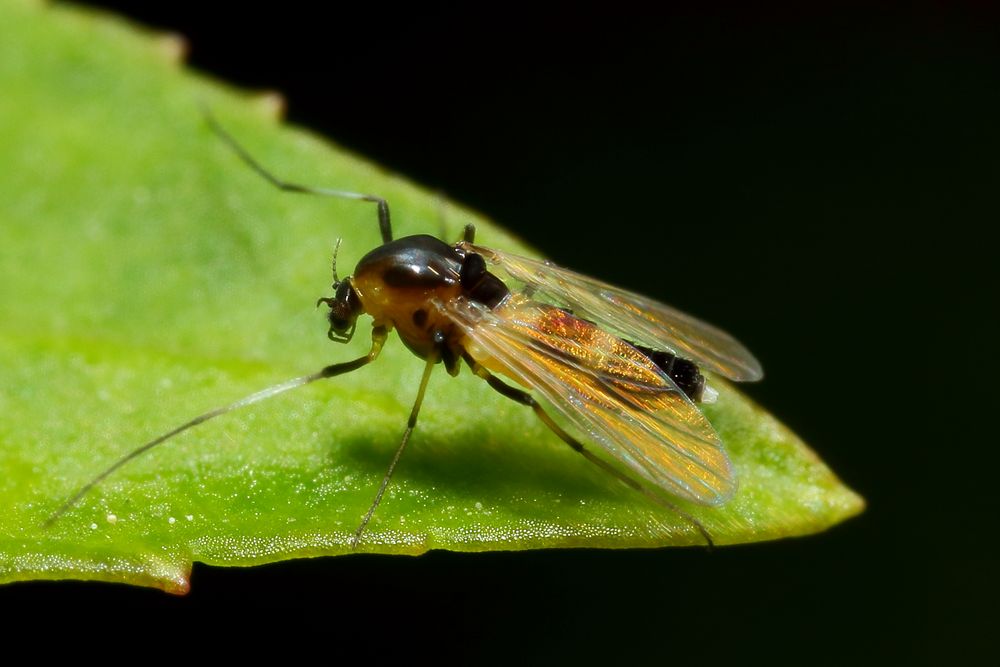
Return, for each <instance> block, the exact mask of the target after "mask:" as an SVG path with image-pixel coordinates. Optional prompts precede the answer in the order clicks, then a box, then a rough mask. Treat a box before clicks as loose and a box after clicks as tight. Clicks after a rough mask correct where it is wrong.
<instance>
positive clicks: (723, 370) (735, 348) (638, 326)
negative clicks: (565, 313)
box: [460, 243, 764, 382]
mask: <svg viewBox="0 0 1000 667" xmlns="http://www.w3.org/2000/svg"><path fill="white" fill-rule="evenodd" d="M460 246H461V247H462V249H464V250H465V251H466V252H474V253H477V254H479V255H482V256H483V258H484V259H485V260H486V261H487V262H488V263H489V264H492V265H493V266H495V267H499V268H500V269H502V270H503V271H505V272H506V273H507V274H508V275H509V276H510V277H511V278H513V279H515V280H517V281H520V282H522V283H524V284H525V285H526V286H528V288H529V290H531V291H532V292H533V296H535V297H537V298H538V299H539V300H542V301H546V302H550V303H552V304H554V305H556V306H560V307H563V308H566V309H568V310H570V311H572V312H573V314H575V315H576V316H577V317H580V318H582V319H586V320H590V321H591V322H594V323H595V324H597V325H598V326H600V327H601V328H602V329H605V330H607V331H609V332H611V333H613V334H615V335H616V336H618V337H620V338H623V339H624V340H627V341H630V342H633V343H636V344H637V345H642V346H644V347H649V348H652V349H655V350H664V351H668V352H672V353H673V354H675V355H677V356H680V357H682V358H684V359H689V360H691V361H694V362H695V363H697V364H698V365H699V366H701V367H702V368H703V369H706V370H708V371H711V372H713V373H717V374H719V375H722V376H724V377H727V378H729V379H730V380H735V381H737V382H752V381H755V380H759V379H761V378H762V377H763V376H764V372H763V369H762V368H761V365H760V362H759V361H757V359H756V358H755V357H754V356H753V355H752V354H751V353H750V352H749V350H747V349H746V348H745V347H744V346H743V345H742V344H741V343H740V342H739V341H737V340H736V339H735V338H733V337H732V336H730V335H729V334H727V333H726V332H725V331H722V330H721V329H718V328H716V327H714V326H712V325H710V324H706V323H705V322H702V321H701V320H699V319H697V318H694V317H691V316H690V315H687V314H686V313H683V312H681V311H679V310H677V309H675V308H671V307H670V306H668V305H666V304H662V303H659V302H658V301H654V300H652V299H649V298H646V297H644V296H640V295H638V294H634V293H632V292H629V291H627V290H623V289H621V288H619V287H615V286H614V285H609V284H607V283H604V282H601V281H599V280H595V279H593V278H590V277H587V276H584V275H582V274H579V273H576V272H574V271H570V270H568V269H563V268H561V267H558V266H556V265H554V264H552V263H551V262H548V261H542V260H537V259H531V258H528V257H521V256H520V255H513V254H510V253H507V252H501V251H498V250H493V249H492V248H486V247H483V246H477V245H473V244H471V243H462V244H460Z"/></svg>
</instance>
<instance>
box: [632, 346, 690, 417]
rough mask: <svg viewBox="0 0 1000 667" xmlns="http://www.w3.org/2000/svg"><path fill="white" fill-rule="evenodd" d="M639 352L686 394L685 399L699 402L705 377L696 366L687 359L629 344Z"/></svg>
mask: <svg viewBox="0 0 1000 667" xmlns="http://www.w3.org/2000/svg"><path fill="white" fill-rule="evenodd" d="M631 345H632V347H634V348H635V349H637V350H639V351H640V352H642V353H643V354H645V355H646V356H647V357H649V360H650V361H652V362H653V363H654V364H656V365H657V366H658V367H659V368H660V370H662V371H663V372H664V373H666V374H667V375H669V376H670V379H671V380H673V381H674V384H676V385H677V388H678V389H680V390H681V391H683V392H684V393H685V394H687V397H688V398H690V399H691V400H692V401H695V402H696V403H697V402H698V401H700V400H701V397H702V395H703V394H704V393H705V376H704V375H702V374H701V371H700V370H698V366H697V365H696V364H695V363H694V362H692V361H688V360H687V359H681V358H680V357H678V356H676V355H673V354H671V353H669V352H662V351H660V350H653V349H651V348H648V347H643V346H642V345H636V344H635V343H632V344H631Z"/></svg>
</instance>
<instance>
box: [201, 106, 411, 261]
mask: <svg viewBox="0 0 1000 667" xmlns="http://www.w3.org/2000/svg"><path fill="white" fill-rule="evenodd" d="M202 112H203V113H204V114H205V120H206V121H207V122H208V126H209V127H210V128H212V131H213V132H215V133H216V134H217V135H219V138H221V139H222V140H223V141H224V142H225V143H226V145H227V146H229V147H230V148H231V149H232V150H233V152H234V153H236V155H238V156H239V158H240V159H241V160H243V162H245V163H246V164H247V166H249V167H250V168H251V169H253V170H254V171H255V172H257V173H258V174H259V175H260V176H262V177H263V178H264V179H265V180H266V181H267V182H268V183H270V184H271V185H273V186H275V187H276V188H278V189H280V190H284V191H285V192H298V193H301V194H307V195H320V196H322V197H339V198H341V199H354V200H358V201H367V202H372V203H373V204H375V205H376V206H377V207H378V227H379V231H381V232H382V243H388V242H389V241H391V240H392V225H391V224H390V222H389V203H388V202H387V201H386V200H385V199H383V198H382V197H379V196H378V195H366V194H362V193H360V192H348V191H346V190H334V189H331V188H315V187H311V186H308V185H299V184H298V183H289V182H287V181H283V180H282V179H280V178H278V177H277V176H275V175H274V174H272V173H271V172H270V171H268V170H267V169H265V168H264V167H263V166H262V165H261V164H260V163H259V162H257V160H255V159H254V157H253V156H252V155H250V152H249V151H247V149H245V148H243V146H242V145H241V144H240V143H239V142H238V141H236V139H234V138H233V136H232V135H231V134H229V133H228V132H226V130H225V129H223V127H222V125H220V124H219V121H217V120H216V119H215V116H213V115H212V112H211V111H210V110H209V109H208V107H207V106H204V105H203V106H202Z"/></svg>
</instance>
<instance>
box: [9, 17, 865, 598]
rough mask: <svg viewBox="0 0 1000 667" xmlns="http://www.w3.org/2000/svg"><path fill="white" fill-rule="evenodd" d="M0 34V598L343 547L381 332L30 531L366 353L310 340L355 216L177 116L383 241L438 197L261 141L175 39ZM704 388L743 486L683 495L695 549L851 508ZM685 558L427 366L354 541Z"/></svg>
mask: <svg viewBox="0 0 1000 667" xmlns="http://www.w3.org/2000/svg"><path fill="white" fill-rule="evenodd" d="M0 25H2V26H3V36H2V39H0V91H3V93H2V97H0V169H2V174H3V177H2V178H0V229H2V243H0V312H2V313H3V323H2V325H0V368H2V369H3V373H2V376H0V471H2V474H0V581H16V580H24V579H34V578H49V579H60V578H74V579H100V580H106V581H124V582H129V583H134V584H141V585H148V586H157V587H160V588H163V589H166V590H169V591H172V592H183V591H185V590H186V589H187V576H188V572H189V570H190V567H191V563H192V561H194V560H198V561H201V562H205V563H210V564H217V565H252V564H258V563H267V562H272V561H276V560H281V559H285V558H293V557H303V556H319V555H328V554H341V553H346V552H349V551H350V546H349V541H350V537H351V535H352V533H353V531H354V530H355V528H356V527H357V525H358V523H359V520H360V518H361V517H362V515H363V514H364V512H365V511H366V509H367V508H368V505H369V503H370V502H371V500H372V497H373V495H374V492H375V489H376V488H377V486H378V483H379V481H380V479H381V477H382V475H383V473H384V470H385V467H386V465H387V464H388V461H389V459H390V458H391V456H392V453H393V451H394V450H395V448H396V446H397V443H398V441H399V437H400V435H401V431H402V429H403V426H404V423H405V418H406V414H407V412H408V410H409V408H410V405H411V402H412V400H413V398H414V394H415V392H416V387H417V384H418V380H419V376H420V374H421V371H422V363H421V362H420V361H419V360H418V359H416V358H415V357H414V356H413V355H412V354H411V353H409V352H408V351H407V350H406V349H405V348H404V347H403V346H402V345H401V344H399V341H398V340H397V339H395V337H393V338H391V339H390V341H389V344H388V345H387V346H386V349H385V352H384V353H383V356H382V357H381V358H379V360H378V361H377V363H376V364H373V365H371V366H369V367H366V368H364V369H362V370H360V371H358V372H356V373H353V374H351V375H348V376H345V377H342V378H337V379H335V380H331V381H328V382H325V383H317V384H314V385H311V386H309V387H306V388H303V389H300V390H298V391H296V392H292V393H289V394H285V395H282V396H280V397H277V398H274V399H272V400H270V401H267V402H264V403H261V404H259V405H255V406H253V407H251V408H248V409H245V410H243V411H240V412H236V413H233V414H230V415H227V416H225V417H223V418H221V419H218V420H215V421H213V422H211V423H209V424H205V425H204V426H202V427H199V428H197V429H194V430H192V431H191V432H189V433H186V434H184V435H182V436H181V437H179V438H177V439H176V440H174V441H171V442H170V443H169V444H167V445H164V446H163V447H160V448H158V449H155V450H153V451H152V452H151V453H150V454H149V455H147V456H145V457H143V458H141V459H139V460H137V461H135V462H133V463H130V464H129V465H127V466H126V467H124V468H123V469H121V470H120V471H119V472H117V473H115V474H114V475H113V476H112V477H111V478H109V479H108V480H107V481H106V482H105V483H103V484H102V485H100V486H99V487H98V488H97V489H95V490H94V491H93V492H92V493H90V494H89V495H87V496H86V497H85V498H84V499H83V500H82V502H81V503H80V504H79V505H77V506H76V507H74V508H73V509H72V510H70V511H69V512H68V513H67V514H66V515H65V516H64V517H63V518H62V519H61V520H60V521H59V522H57V523H56V524H55V525H54V526H53V527H51V528H49V529H43V528H42V527H41V526H42V523H43V522H44V521H45V519H46V517H48V516H49V515H50V514H51V513H52V512H53V511H54V510H55V509H56V508H57V507H58V506H59V504H60V503H61V502H62V501H63V500H65V499H66V498H67V497H68V496H69V495H71V494H72V493H73V492H74V491H75V490H76V489H78V488H79V487H80V486H81V485H82V484H83V483H84V482H86V481H87V480H88V479H89V478H91V477H92V476H93V475H94V474H96V473H97V472H99V471H100V470H101V469H103V468H104V467H105V466H107V465H108V464H109V463H111V462H113V461H114V460H116V459H117V458H118V457H119V456H120V455H122V454H123V453H124V452H126V451H128V450H130V449H131V448H133V447H135V446H136V445H138V444H140V443H141V442H143V441H145V440H147V439H149V438H151V437H153V436H154V435H156V434H159V433H161V432H163V431H165V430H168V429H170V428H171V427H173V426H175V425H177V424H178V423H180V422H183V421H184V420H186V419H188V418H190V417H191V416H193V415H196V414H198V413H200V412H203V411H205V410H207V409H209V408H213V407H216V406H218V405H221V404H224V403H227V402H229V401H232V400H235V399H237V398H240V397H242V396H244V395H246V394H248V393H250V392H252V391H255V390H257V389H260V388H262V387H265V386H268V385H271V384H273V383H276V382H279V381H282V380H285V379H287V378H290V377H294V376H297V375H302V374H305V373H308V372H312V371H314V370H317V369H318V368H320V367H322V366H324V365H326V364H328V363H332V362H334V361H338V360H346V359H350V358H353V357H355V356H359V355H360V354H363V353H364V352H365V351H366V350H367V345H368V341H367V340H366V337H367V336H366V333H361V334H360V335H358V336H356V337H355V340H354V341H353V342H352V343H351V344H350V345H348V346H338V345H334V344H332V343H330V341H328V340H327V339H326V336H325V331H326V323H325V321H324V316H323V312H322V311H321V310H317V309H316V308H315V307H314V305H315V300H316V298H317V297H319V296H328V295H329V294H330V280H331V276H330V270H329V261H330V256H331V253H332V250H333V246H334V242H335V239H336V238H337V237H343V239H344V242H343V247H342V249H341V252H340V264H341V266H343V267H350V266H353V265H354V263H355V262H356V261H357V260H358V259H359V258H360V257H361V256H362V255H363V254H364V253H365V252H366V251H368V250H369V249H371V248H372V247H374V246H375V245H376V244H377V243H378V242H379V236H378V230H377V226H376V224H375V211H374V208H373V207H372V206H371V205H370V204H364V203H358V202H350V201H339V200H328V199H322V198H309V197H295V196H287V195H283V194H281V193H279V192H277V191H275V190H273V189H272V188H270V187H268V186H267V185H266V184H265V183H263V182H262V181H261V180H260V179H259V178H258V177H257V176H256V175H254V174H253V173H251V172H250V171H249V170H248V169H246V168H245V167H244V166H243V165H242V164H240V163H239V162H238V161H237V160H236V159H235V158H234V156H233V155H232V153H230V152H229V151H228V150H227V149H226V148H225V147H224V146H223V145H222V144H221V143H220V142H219V141H218V140H217V138H215V137H214V136H213V135H212V134H211V133H210V132H209V131H208V129H207V128H206V126H205V123H204V121H203V119H202V117H201V116H200V114H199V111H198V106H197V104H198V101H199V100H206V101H207V102H209V104H210V105H211V106H212V107H213V109H214V110H215V112H216V113H217V115H218V116H219V117H220V118H221V119H223V122H224V123H225V125H226V126H227V128H228V129H229V130H230V131H232V132H233V134H235V135H236V136H238V137H239V138H240V139H241V140H242V141H243V142H244V143H245V144H246V145H248V146H249V147H250V148H251V150H252V151H253V152H254V153H255V155H256V156H257V157H258V158H259V159H260V160H261V161H262V162H264V163H265V164H267V165H268V166H269V167H271V168H272V169H273V170H274V171H276V172H277V173H279V174H281V175H283V176H285V177H287V178H289V179H293V180H297V181H301V182H307V183H315V184H317V185H328V186H335V187H338V188H344V189H350V190H355V191H359V192H377V193H379V194H381V195H382V196H384V197H386V198H387V199H388V200H389V201H390V202H391V204H392V207H393V213H394V220H395V228H396V232H397V235H399V236H403V235H406V234H412V233H419V232H428V231H430V232H436V231H437V230H438V229H439V224H440V213H439V205H438V202H437V200H436V198H435V197H434V196H432V195H430V194H428V193H426V192H424V191H422V190H420V189H419V188H417V187H415V186H413V185H412V184H410V183H408V182H406V181H404V180H402V179H400V178H397V177H395V176H392V175H389V174H386V173H384V172H382V171H380V170H379V169H378V168H377V167H375V166H373V165H371V164H369V163H366V162H364V161H363V160H360V159H358V158H356V157H354V156H352V155H349V154H347V153H345V152H344V151H342V150H339V149H337V148H336V147H333V146H331V145H330V143H329V142H328V141H326V140H324V139H321V138H318V137H315V136H312V135H310V134H308V133H306V132H303V131H300V130H295V129H290V128H286V127H282V126H280V125H279V124H278V123H277V121H276V118H275V117H276V108H277V104H276V101H275V99H274V98H271V97H261V98H257V99H252V98H249V97H248V96H246V95H244V94H239V93H234V92H231V91H229V90H227V89H225V88H224V87H222V86H220V85H219V84H216V83H212V82H209V81H206V80H205V79H204V78H201V77H198V76H195V75H193V74H191V73H189V72H185V71H183V70H182V69H181V67H180V66H179V64H178V60H179V54H180V52H181V50H182V49H180V48H179V45H178V43H177V41H176V40H171V39H167V38H162V37H157V36H156V35H152V34H148V33H143V32H141V31H137V30H136V29H135V28H132V27H129V26H126V25H123V24H122V23H120V22H118V21H115V20H111V19H109V18H107V17H105V16H101V15H94V14H91V13H87V12H82V11H79V10H76V9H69V8H65V7H47V6H44V5H42V4H41V3H38V2H26V1H8V2H4V3H3V4H0ZM468 222H474V223H475V224H476V225H478V227H479V240H480V241H481V242H482V243H484V244H486V245H492V246H495V247H499V248H505V249H510V250H515V251H520V252H525V253H530V250H529V249H527V248H525V247H523V246H520V245H519V244H518V243H517V242H515V241H514V239H512V238H511V237H510V236H509V235H507V234H505V233H504V232H503V231H502V230H501V229H499V228H497V227H496V226H494V225H492V224H490V223H488V222H486V221H484V220H481V219H479V218H477V217H476V216H474V215H473V214H471V213H470V212H468V211H465V210H462V209H460V208H458V207H453V206H451V207H449V208H448V211H447V227H448V230H447V238H457V237H458V235H459V230H460V229H461V228H462V227H463V226H464V225H465V224H466V223H468ZM345 273H346V271H345ZM364 329H365V322H364V320H363V321H362V323H361V326H360V327H359V332H362V331H363V330H364ZM345 347H346V349H345ZM715 385H716V386H717V388H718V389H719V391H720V399H719V401H718V403H716V404H714V405H710V406H707V407H706V408H705V410H706V413H707V414H708V416H709V418H710V419H711V420H712V422H713V423H714V424H715V426H716V428H717V429H718V431H719V433H720V435H721V436H722V438H723V440H724V442H725V443H726V445H727V447H728V449H729V450H730V452H731V454H732V458H733V460H734V462H735V465H736V468H737V470H738V473H739V477H740V491H739V492H738V494H737V495H736V497H735V498H734V499H733V500H732V501H730V502H729V503H728V504H726V505H725V506H724V507H722V508H719V509H713V508H702V507H696V506H690V505H687V504H683V503H681V504H682V505H683V506H684V508H685V509H686V510H687V511H689V512H691V513H692V514H693V515H695V516H696V517H697V518H698V520H699V521H701V522H702V523H703V524H704V525H705V527H706V528H707V529H708V530H709V532H710V533H711V534H712V536H713V538H714V539H715V541H716V542H717V543H718V544H732V543H738V542H751V541H758V540H767V539H774V538H778V537H782V536H789V535H802V534H806V533H811V532H815V531H819V530H823V529H825V528H827V527H828V526H831V525H833V524H835V523H837V522H838V521H841V520H843V519H845V518H847V517H850V516H852V515H854V514H856V513H858V512H860V511H861V509H862V507H863V501H862V500H861V499H860V498H859V497H858V496H857V495H855V494H854V493H853V492H852V491H850V490H849V489H847V488H846V487H844V486H843V485H842V484H841V483H840V482H839V481H838V480H837V479H836V477H834V475H833V474H832V473H831V472H830V471H829V470H828V469H827V468H826V467H825V466H824V465H823V463H822V462H821V461H819V460H818V459H817V458H816V456H815V455H814V454H813V453H812V452H811V451H810V450H809V449H807V448H806V446H805V445H804V444H803V443H802V442H801V441H800V440H799V439H798V438H796V437H795V436H794V435H793V434H792V433H790V432H789V431H788V430H787V429H786V428H784V427H783V426H782V425H781V424H780V423H778V422H777V421H776V420H775V419H774V418H772V417H770V416H769V415H767V414H766V413H764V412H763V411H761V410H760V409H759V408H758V407H756V406H755V405H754V404H753V403H751V402H750V401H749V400H748V399H747V398H745V397H744V396H742V395H741V394H740V393H738V392H737V391H736V390H734V389H732V388H731V387H730V386H728V385H727V384H725V383H722V382H715ZM701 542H702V538H701V537H700V536H699V534H698V532H697V530H696V529H695V527H694V526H693V525H692V524H691V523H690V522H688V521H686V520H684V519H683V518H681V517H679V516H677V515H675V514H673V513H671V512H669V511H666V510H664V509H663V508H661V507H659V506H657V505H655V504H653V503H651V502H649V501H648V500H646V499H645V498H644V497H642V496H641V495H639V494H637V493H635V492H633V491H631V490H629V489H627V488H625V487H624V486H623V485H621V484H620V483H618V482H617V481H615V480H614V479H612V478H611V477H610V476H609V475H607V474H606V473H603V472H602V471H600V470H599V469H597V468H596V467H595V466H593V465H592V464H590V463H588V462H587V461H585V460H584V459H583V458H582V457H580V456H579V455H577V454H575V453H574V452H572V451H571V450H570V449H569V448H568V447H566V446H565V445H564V444H563V443H562V442H561V441H559V440H558V438H556V437H555V436H554V435H552V434H551V433H550V432H549V431H548V430H547V429H546V428H545V427H544V426H543V425H542V424H540V423H539V422H538V420H537V419H536V418H535V416H534V414H533V413H532V412H531V411H530V410H528V409H526V408H524V407H523V406H521V405H518V404H515V403H513V402H511V401H508V400H506V399H504V398H503V397H501V396H499V395H498V394H496V393H494V392H493V391H492V390H490V389H489V388H488V387H487V386H486V385H485V383H483V382H481V381H479V380H477V379H475V378H473V377H472V376H471V374H469V373H467V372H466V373H463V374H462V375H461V376H460V377H459V378H457V379H452V378H449V377H447V375H446V374H444V373H441V372H439V373H436V374H435V376H434V377H433V378H432V379H431V385H430V388H429V391H428V396H427V399H426V401H425V404H424V409H423V412H422V414H421V422H420V426H419V428H418V430H417V432H416V435H415V437H414V439H413V442H412V443H411V446H410V449H409V450H408V451H407V452H406V455H405V456H404V458H403V460H402V462H401V464H400V467H399V468H398V470H397V473H396V476H395V478H394V480H393V483H392V484H391V485H390V487H389V491H388V493H387V494H386V498H385V500H384V501H383V503H382V506H381V507H380V508H379V511H378V512H377V513H376V515H375V517H374V519H373V521H372V523H371V525H370V527H369V530H368V532H367V533H366V534H365V539H364V542H363V544H362V545H361V549H362V550H365V551H372V552H380V553H396V554H419V553H422V552H424V551H426V550H428V549H437V548H441V549H453V550H459V551H480V550H489V549H531V548H542V547H583V546H586V547H615V548H625V547H652V546H664V545H690V544H700V543H701Z"/></svg>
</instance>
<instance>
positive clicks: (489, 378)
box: [465, 357, 714, 547]
mask: <svg viewBox="0 0 1000 667" xmlns="http://www.w3.org/2000/svg"><path fill="white" fill-rule="evenodd" d="M465 360H466V362H468V364H469V366H470V367H471V368H472V371H473V372H474V373H475V374H476V375H478V376H479V377H481V378H483V379H484V380H486V382H487V384H489V385H490V386H491V387H493V389H495V390H496V391H497V392H499V393H501V394H503V395H504V396H506V397H507V398H510V399H512V400H515V401H517V402H518V403H521V404H522V405H527V406H528V407H530V408H531V409H532V410H534V411H535V414H536V415H538V417H539V419H541V420H542V423H544V424H545V425H546V426H548V427H549V430H551V431H552V432H553V433H555V434H556V435H558V436H559V437H560V438H561V439H562V441H563V442H565V443H566V444H567V445H569V446H570V447H572V448H573V451H575V452H578V453H580V454H582V455H583V457H584V458H585V459H587V460H588V461H590V462H591V463H593V464H595V465H596V466H597V467H599V468H600V469H601V470H604V471H605V472H607V473H610V474H611V475H613V476H614V477H615V478H617V479H618V480H619V481H620V482H622V483H624V484H625V486H628V487H629V488H631V489H634V490H636V491H638V492H639V493H641V494H642V495H644V496H646V497H647V498H649V499H650V500H652V501H653V502H655V503H657V504H658V505H661V506H663V507H666V508H667V509H669V510H670V511H672V512H674V513H675V514H677V515H678V516H681V517H683V518H685V519H687V520H688V521H690V522H691V524H693V525H694V527H695V528H697V529H698V532H700V533H701V535H702V537H704V538H705V541H706V542H707V543H708V546H709V547H712V546H714V543H713V542H712V536H711V535H709V534H708V531H707V530H706V529H705V527H704V526H703V525H701V522H700V521H698V520H697V519H695V518H694V517H693V516H691V515H690V514H688V513H687V512H685V511H684V510H682V509H681V508H679V507H677V506H676V505H674V504H673V503H671V502H669V501H667V500H666V499H664V498H661V497H660V496H658V495H656V494H654V493H653V492H651V491H650V490H649V489H647V488H646V487H645V486H643V485H642V484H640V483H639V482H637V481H636V480H634V479H633V478H631V477H629V476H628V475H626V474H625V473H623V472H622V471H621V470H619V469H618V468H616V467H614V466H613V465H611V464H610V463H608V462H607V461H605V460H604V459H602V458H600V457H598V456H595V455H594V454H593V453H591V452H590V451H589V450H588V449H587V448H586V447H584V446H583V443H581V442H580V441H578V440H577V439H576V438H574V437H573V436H571V435H570V434H569V433H567V432H566V431H564V430H563V428H562V427H561V426H559V424H557V423H556V422H555V420H553V419H552V417H550V416H549V414H548V413H547V412H546V411H545V409H544V408H543V407H542V406H541V404H539V402H538V401H536V400H535V399H534V397H533V396H532V395H531V394H529V393H528V392H526V391H523V390H521V389H518V388H517V387H512V386H511V385H509V384H507V383H506V382H504V381H503V380H501V379H500V378H498V377H497V376H495V375H493V374H492V373H490V372H489V371H488V370H486V369H485V368H483V367H482V366H481V365H479V364H478V363H476V362H475V361H473V360H472V359H471V358H470V357H466V359H465Z"/></svg>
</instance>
